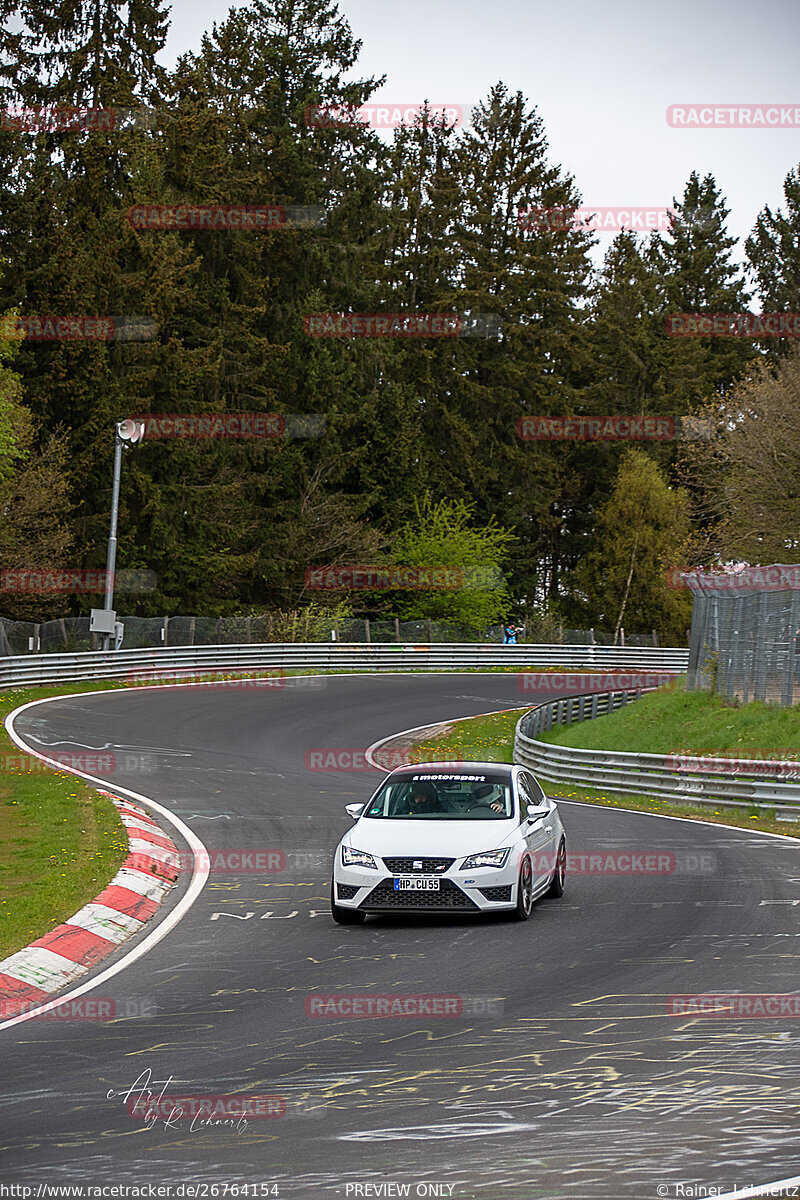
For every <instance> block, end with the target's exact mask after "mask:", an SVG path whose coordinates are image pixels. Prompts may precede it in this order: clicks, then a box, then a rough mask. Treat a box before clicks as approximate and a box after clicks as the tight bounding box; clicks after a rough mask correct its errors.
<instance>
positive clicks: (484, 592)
mask: <svg viewBox="0 0 800 1200" xmlns="http://www.w3.org/2000/svg"><path fill="white" fill-rule="evenodd" d="M474 511H475V506H474V505H473V504H470V503H469V502H467V501H465V500H439V501H434V500H433V499H432V497H431V494H430V492H426V493H425V494H424V495H423V497H422V498H421V499H419V500H417V501H416V502H415V505H414V518H413V519H412V520H410V521H407V522H406V523H405V524H404V525H403V526H402V527H401V528H400V529H399V530H398V532H397V533H396V535H395V537H394V538H393V539H392V553H391V562H392V563H393V564H394V565H396V566H404V567H428V568H435V567H452V568H458V569H460V570H461V571H462V572H463V580H464V583H463V586H460V587H458V588H457V589H456V590H453V591H447V590H441V591H439V590H436V591H433V590H431V591H418V592H417V591H409V592H399V593H390V595H391V601H390V605H391V611H392V612H393V613H394V614H396V615H397V616H399V617H400V618H401V619H402V620H411V619H416V618H430V619H436V620H449V621H454V622H460V623H462V624H464V625H472V626H475V627H476V628H481V627H485V626H488V625H493V624H496V623H497V622H498V621H500V620H502V619H503V618H504V617H505V615H506V614H507V612H508V609H509V601H510V598H509V594H508V588H507V586H506V584H505V581H504V580H503V579H502V566H503V564H504V562H505V560H506V558H507V556H508V552H509V549H510V547H511V546H512V545H513V542H514V535H513V534H512V533H511V532H510V531H509V530H507V529H504V528H503V527H502V526H500V525H498V523H497V522H496V521H494V520H489V521H488V522H487V523H486V524H485V525H483V526H475V525H474V524H473V520H474Z"/></svg>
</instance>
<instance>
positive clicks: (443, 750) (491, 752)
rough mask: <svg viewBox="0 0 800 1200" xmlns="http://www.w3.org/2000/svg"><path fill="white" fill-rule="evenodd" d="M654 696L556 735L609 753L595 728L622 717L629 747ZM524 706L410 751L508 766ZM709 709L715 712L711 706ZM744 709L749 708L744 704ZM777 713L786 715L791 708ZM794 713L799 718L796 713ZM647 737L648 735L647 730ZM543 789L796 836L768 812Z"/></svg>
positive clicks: (798, 832)
mask: <svg viewBox="0 0 800 1200" xmlns="http://www.w3.org/2000/svg"><path fill="white" fill-rule="evenodd" d="M657 695H658V693H654V694H653V695H651V696H645V697H643V698H642V699H641V700H638V701H637V702H636V704H634V705H632V706H631V707H630V708H629V709H628V708H625V709H621V710H620V711H619V712H616V713H614V714H612V715H611V716H610V717H598V718H597V719H596V720H594V721H584V722H582V723H581V724H580V725H572V726H566V727H564V729H563V730H562V729H559V732H565V733H569V734H570V735H572V736H573V737H574V735H575V734H576V733H577V732H578V731H579V730H580V731H583V730H585V731H586V732H587V733H589V732H591V733H592V735H593V737H594V738H595V739H596V740H595V742H594V744H593V746H592V748H593V749H614V748H616V747H614V746H610V745H608V744H607V742H606V741H604V740H603V739H602V738H599V739H598V738H597V731H596V729H595V728H594V727H595V726H599V725H601V724H603V723H605V722H609V723H610V722H612V721H615V720H616V719H617V718H618V717H620V716H625V717H626V718H628V720H627V721H626V726H627V735H621V736H622V739H623V740H622V741H621V744H620V746H619V748H625V749H632V748H633V747H632V744H631V741H632V737H633V736H634V735H635V733H636V730H635V726H634V727H633V728H632V727H631V726H632V723H633V719H634V718H635V715H636V713H637V711H641V706H643V705H646V704H647V703H648V702H650V701H653V700H655V699H656V696H657ZM678 695H679V693H671V696H672V698H673V699H674V698H675V697H676V696H678ZM689 695H690V696H691V697H692V699H694V694H693V693H689ZM712 699H714V698H712ZM527 707H529V706H526V708H522V709H515V710H513V711H512V712H502V713H494V714H492V715H490V716H481V717H468V718H466V719H465V720H463V721H453V722H451V723H450V724H449V725H448V726H447V727H446V728H445V729H443V730H442V732H441V733H440V734H438V735H437V736H435V737H424V738H423V739H421V740H420V741H418V742H416V743H415V748H417V749H419V750H422V751H423V753H424V757H425V758H426V759H429V760H431V761H432V760H434V759H436V758H441V759H444V760H446V761H448V760H451V759H458V758H459V757H460V756H463V757H464V758H467V759H470V758H471V759H476V760H481V759H482V760H483V761H484V762H513V752H514V729H515V726H516V724H517V721H518V720H519V718H520V717H521V716H522V713H523V712H526V711H527ZM713 707H714V708H715V707H716V706H713ZM749 707H751V706H749V705H748V708H749ZM754 707H755V706H754ZM758 707H759V708H766V705H759V706H758ZM743 711H745V710H743V709H739V710H738V712H739V713H741V712H743ZM777 711H783V712H787V711H790V710H786V709H784V710H777ZM727 712H728V713H729V714H730V713H736V712H737V710H736V709H733V708H728V709H727ZM694 715H695V726H694V728H695V730H696V731H697V730H699V729H700V727H701V722H700V718H699V714H698V713H696V712H695V714H694ZM737 715H738V714H737ZM797 715H798V716H800V714H797ZM714 721H715V722H716V721H717V717H716V715H715V716H714ZM748 724H749V721H748ZM765 724H766V722H765V721H764V720H763V718H762V717H761V716H760V715H759V716H758V717H757V718H756V719H755V720H754V721H753V723H752V729H751V730H750V732H751V733H752V732H753V729H761V730H763V727H764V725H765ZM746 727H747V726H746ZM640 732H641V731H640ZM642 736H644V735H642ZM647 736H648V737H649V736H650V734H649V732H648V734H647ZM702 736H705V735H702ZM753 736H755V734H753ZM759 736H760V735H759ZM548 740H550V741H555V740H556V739H555V738H552V737H551V738H549V739H548ZM558 741H559V743H561V742H562V739H561V738H559V739H558ZM565 744H568V745H578V744H580V745H585V744H587V743H585V742H583V741H581V742H580V743H578V741H577V740H573V741H570V742H569V743H565ZM738 748H739V747H738V744H737V749H738ZM652 752H653V753H665V751H664V750H663V748H660V747H659V748H658V749H654V750H653V751H652ZM545 790H546V792H547V794H548V796H553V797H554V799H562V800H573V801H577V802H580V803H585V804H595V805H599V806H601V807H604V808H625V809H632V810H634V811H636V812H647V813H656V814H658V815H660V816H665V817H685V818H687V819H689V820H692V821H702V822H704V823H706V824H709V825H734V826H736V827H737V828H740V829H759V830H763V831H765V832H767V833H780V834H783V835H784V836H786V837H795V838H800V821H778V820H776V817H775V812H774V810H773V809H761V810H756V809H752V810H748V809H743V808H726V807H725V805H724V804H715V805H710V804H707V805H702V806H701V805H693V804H674V803H671V802H669V801H666V800H659V799H656V798H654V797H650V796H636V795H627V794H626V793H622V792H609V791H602V792H601V791H595V790H594V789H592V788H589V787H579V786H576V785H575V784H573V783H546V784H545Z"/></svg>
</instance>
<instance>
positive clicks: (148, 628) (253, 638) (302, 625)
mask: <svg viewBox="0 0 800 1200" xmlns="http://www.w3.org/2000/svg"><path fill="white" fill-rule="evenodd" d="M119 620H120V621H121V622H122V623H123V625H124V627H125V633H124V638H123V643H122V644H123V647H124V649H126V650H145V649H150V648H154V647H160V646H225V645H227V646H234V645H236V646H239V645H254V644H264V643H275V644H286V643H291V642H325V641H331V640H336V641H339V642H365V643H366V642H371V643H376V644H377V643H386V642H403V643H417V644H419V645H425V644H431V645H433V644H436V643H453V642H459V643H463V642H476V643H479V642H502V641H503V626H502V625H494V626H492V627H491V628H489V629H476V628H474V627H472V626H469V625H461V624H458V623H456V622H447V621H433V620H430V621H428V620H417V621H400V620H395V619H394V618H387V619H384V620H372V619H370V620H365V619H363V618H358V619H356V618H353V619H349V620H338V621H336V622H335V623H334V622H333V621H332V622H331V623H330V624H326V623H325V622H324V620H323V621H320V618H319V614H317V616H316V618H315V620H314V621H312V620H311V619H310V618H309V617H308V615H307V614H305V613H304V612H303V610H301V611H300V612H298V613H265V614H262V615H259V616H252V617H186V616H176V617H124V616H120V618H119ZM332 631H334V632H335V634H336V637H335V639H332ZM519 640H520V641H521V642H526V643H528V644H529V645H540V644H558V643H562V644H564V645H598V646H603V645H609V644H610V643H611V641H612V639H611V638H610V637H609V636H608V635H605V634H603V632H602V631H600V630H594V629H564V628H563V627H562V628H561V629H559V631H558V636H556V637H554V636H552V634H551V635H550V636H546V635H545V634H544V633H538V632H537V631H536V629H535V628H534V629H532V630H529V631H528V632H527V634H526V633H525V632H523V633H522V634H520V638H519ZM625 643H626V645H628V646H657V645H658V639H657V638H656V637H654V636H652V635H650V634H641V635H633V636H629V637H627V638H626V639H625ZM102 644H103V639H102V635H99V634H96V633H90V632H89V617H88V616H86V617H63V618H59V619H57V620H54V621H42V622H40V623H35V622H32V621H11V620H7V619H5V618H3V617H0V657H11V656H14V655H19V654H29V653H30V654H37V653H38V654H59V653H62V654H63V653H79V652H80V651H84V650H100V649H102Z"/></svg>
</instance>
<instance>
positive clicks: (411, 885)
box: [394, 875, 441, 892]
mask: <svg viewBox="0 0 800 1200" xmlns="http://www.w3.org/2000/svg"><path fill="white" fill-rule="evenodd" d="M440 882H441V880H439V879H421V878H420V877H419V875H401V876H400V878H399V879H395V881H394V890H395V891H396V892H438V891H439V884H440Z"/></svg>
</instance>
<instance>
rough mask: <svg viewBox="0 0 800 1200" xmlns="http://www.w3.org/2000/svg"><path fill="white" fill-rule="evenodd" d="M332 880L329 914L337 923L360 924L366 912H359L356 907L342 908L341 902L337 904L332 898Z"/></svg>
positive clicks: (333, 892)
mask: <svg viewBox="0 0 800 1200" xmlns="http://www.w3.org/2000/svg"><path fill="white" fill-rule="evenodd" d="M335 894H336V893H335V891H334V884H333V880H331V916H332V917H333V919H334V921H335V922H336V924H337V925H360V924H361V923H362V922H363V921H364V919H365V917H366V915H367V914H366V913H363V912H359V911H358V909H357V908H342V906H341V904H337V903H336V901H335V900H334V896H335Z"/></svg>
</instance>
